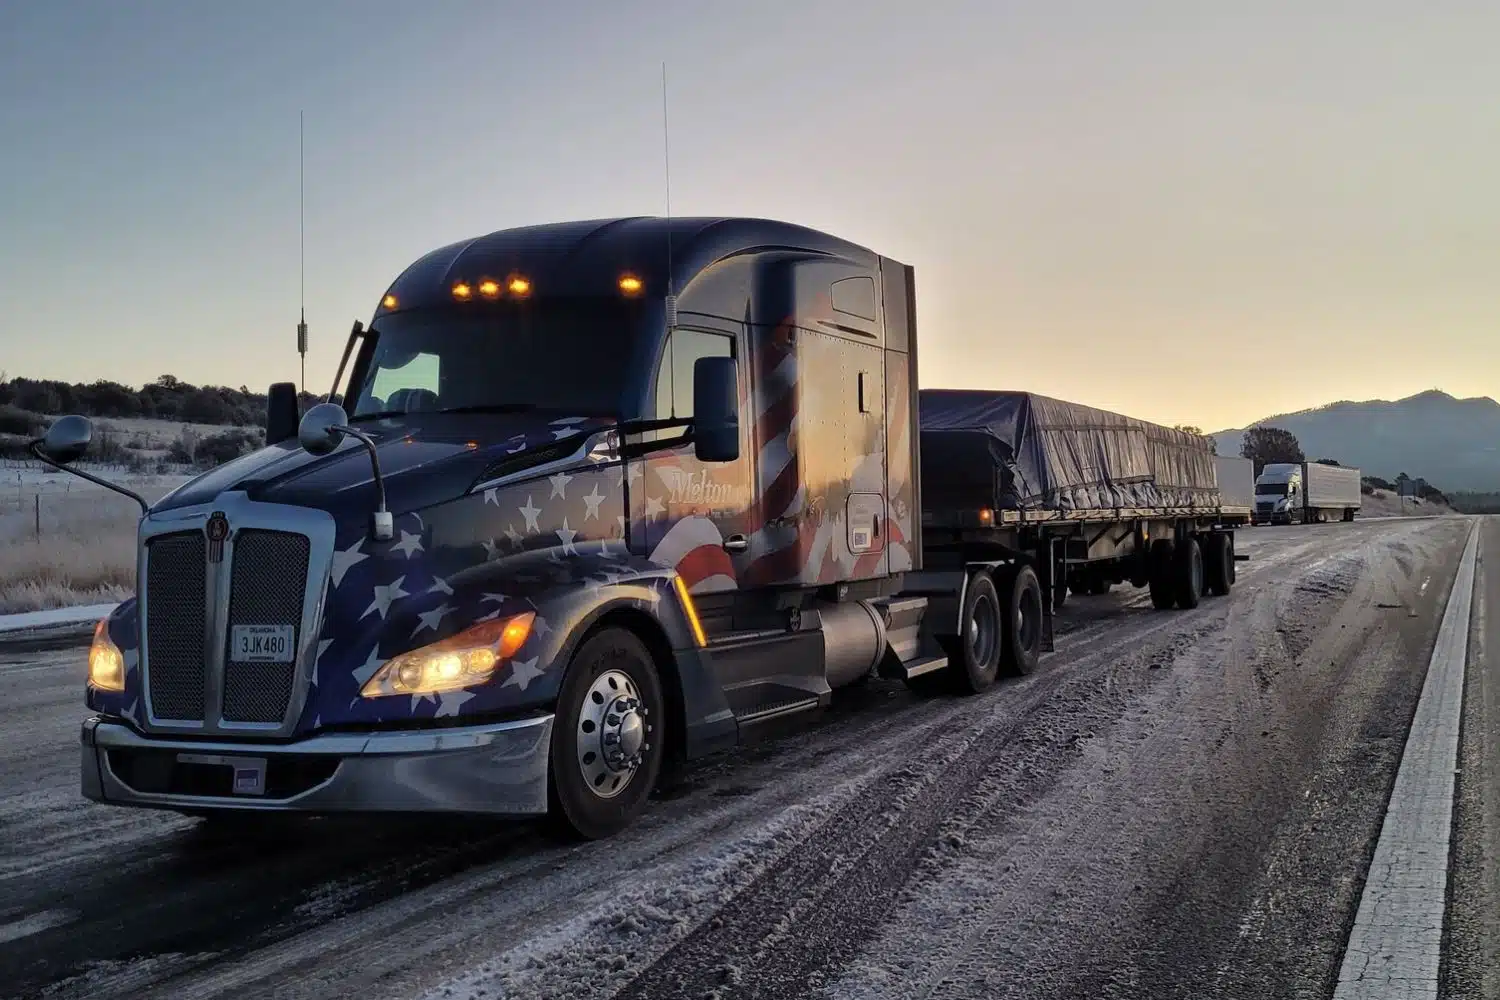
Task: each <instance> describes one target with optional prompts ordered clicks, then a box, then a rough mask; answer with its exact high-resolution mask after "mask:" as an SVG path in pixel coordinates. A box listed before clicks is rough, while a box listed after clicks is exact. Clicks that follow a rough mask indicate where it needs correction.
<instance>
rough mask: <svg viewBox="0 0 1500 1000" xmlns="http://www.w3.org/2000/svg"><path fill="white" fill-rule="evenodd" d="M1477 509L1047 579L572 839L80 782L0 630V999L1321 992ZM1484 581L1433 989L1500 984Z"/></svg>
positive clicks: (1494, 702)
mask: <svg viewBox="0 0 1500 1000" xmlns="http://www.w3.org/2000/svg"><path fill="white" fill-rule="evenodd" d="M1470 524H1471V522H1470V521H1469V520H1467V519H1460V518H1451V519H1434V520H1400V521H1396V520H1392V521H1368V522H1356V523H1355V524H1352V525H1344V524H1333V525H1324V526H1309V527H1302V526H1293V527H1289V528H1262V529H1254V530H1251V531H1247V532H1243V533H1241V535H1240V550H1241V552H1245V553H1248V554H1250V555H1251V557H1252V559H1251V561H1250V562H1246V563H1241V564H1239V568H1240V579H1239V583H1238V585H1237V586H1236V588H1235V590H1234V593H1233V595H1232V596H1230V597H1229V598H1219V599H1205V601H1204V603H1203V605H1202V606H1201V607H1200V608H1199V609H1197V610H1195V611H1192V612H1172V613H1160V612H1154V611H1152V610H1151V609H1150V607H1149V602H1148V601H1147V600H1146V599H1145V596H1144V594H1143V593H1142V592H1139V591H1135V590H1132V589H1129V588H1116V592H1115V593H1112V594H1110V595H1106V596H1102V597H1088V598H1078V597H1073V598H1070V599H1069V603H1068V606H1067V607H1066V608H1065V609H1064V610H1063V613H1062V614H1063V618H1062V619H1061V620H1060V623H1059V629H1058V642H1057V652H1056V653H1054V654H1051V655H1050V656H1047V657H1044V660H1043V666H1042V667H1041V669H1039V670H1038V671H1037V672H1036V673H1035V674H1033V675H1032V676H1030V677H1027V678H1024V679H1020V680H1017V681H1008V682H1004V683H1002V684H1001V685H1000V686H999V687H997V688H996V689H995V690H994V691H992V692H990V693H989V694H987V695H985V696H982V697H979V698H971V699H957V698H934V699H919V698H915V697H913V696H911V695H910V694H908V693H907V692H906V690H905V689H904V688H903V687H901V686H900V685H893V684H888V683H884V682H877V683H872V684H870V685H868V686H867V687H865V688H863V689H861V690H859V691H857V692H853V693H851V694H849V695H848V696H846V697H843V698H841V699H839V701H838V703H837V704H836V706H835V708H834V709H833V710H832V711H830V712H829V713H827V714H826V715H825V716H822V717H820V718H818V719H816V720H812V721H809V720H805V719H804V720H801V721H796V722H792V723H788V724H787V725H786V726H784V727H783V729H782V730H781V731H779V732H777V733H774V734H770V735H768V736H767V737H766V738H764V739H763V740H761V741H760V742H758V743H757V744H756V745H754V746H752V747H748V748H745V749H742V750H739V751H737V752H735V753H733V754H730V755H727V756H725V757H722V758H719V759H715V760H714V761H712V762H709V763H708V764H705V765H703V766H699V767H696V768H694V769H692V770H691V771H689V772H688V773H687V774H686V775H685V776H684V778H683V780H682V782H681V783H680V784H679V785H677V786H676V787H674V788H672V789H670V790H668V791H666V792H664V793H663V795H662V796H661V797H660V799H659V800H658V801H657V802H655V803H654V804H653V806H652V808H651V809H650V811H649V812H648V813H647V815H646V817H645V818H644V820H643V821H642V822H640V823H639V824H638V825H637V826H635V827H633V828H631V829H630V830H628V831H626V833H625V834H623V835H621V836H619V837H617V838H615V839H614V840H611V841H608V842H604V843H598V844H589V845H583V846H559V845H556V844H553V843H551V842H549V841H548V840H547V839H546V838H545V837H544V835H543V834H542V833H541V832H540V831H539V830H537V829H536V828H534V827H532V826H529V825H519V826H491V825H485V824H478V823H471V822H460V821H455V820H452V819H434V820H414V821H409V822H405V823H372V822H369V821H361V822H358V823H335V822H319V823H315V824H310V825H304V826H303V827H302V828H299V829H294V830H292V831H290V832H288V831H281V830H277V829H270V830H254V831H250V830H247V831H246V832H245V834H244V835H243V836H234V837H218V836H214V835H211V834H209V833H207V832H205V831H204V830H202V829H200V828H199V827H198V825H197V824H195V823H194V822H193V821H191V820H187V819H183V818H180V817H176V816H174V815H171V814H161V813H153V812H145V811H133V810H121V809H110V808H106V807H102V806H96V805H93V804H89V803H86V802H84V801H83V800H81V799H80V798H79V796H78V793H77V755H78V746H77V730H78V722H79V720H80V718H81V716H82V714H83V710H82V707H81V701H80V690H79V685H80V684H81V681H82V675H83V666H82V659H83V657H82V651H81V650H79V649H77V648H73V649H66V650H54V651H24V650H21V651H15V650H11V651H8V652H7V651H4V650H0V996H11V995H13V996H24V997H31V996H37V997H41V996H46V997H51V998H68V997H90V998H101V1000H102V998H106V997H131V998H147V997H192V998H205V1000H206V998H214V997H226V998H227V997H234V998H236V1000H249V998H257V997H273V996H274V997H278V998H311V997H334V996H350V995H357V996H361V997H365V998H382V997H391V998H396V997H400V998H410V997H433V998H470V997H484V998H497V997H570V998H572V997H580V998H581V997H599V998H604V997H617V998H620V1000H626V998H667V997H693V998H702V997H722V998H726V1000H727V998H737V997H776V998H777V1000H796V998H803V997H807V998H812V997H817V998H830V1000H834V998H837V1000H843V998H864V997H870V998H885V997H890V998H916V997H943V998H960V1000H962V998H980V997H985V998H989V997H996V998H999V997H1017V998H1032V997H1035V998H1044V997H1045V998H1055V997H1080V998H1092V997H1152V998H1163V997H1183V998H1188V997H1192V998H1195V1000H1196V998H1201V997H1255V998H1260V997H1299V998H1300V997H1328V996H1331V995H1332V992H1333V989H1334V985H1335V983H1336V982H1337V979H1338V976H1339V970H1340V964H1341V961H1342V959H1343V955H1344V950H1345V944H1346V941H1347V940H1348V937H1349V933H1350V929H1351V927H1352V926H1353V924H1354V919H1355V913H1356V910H1357V908H1358V904H1359V900H1360V896H1361V892H1362V890H1363V887H1364V884H1365V879H1366V873H1367V869H1368V868H1369V865H1370V859H1371V857H1372V855H1373V854H1374V851H1375V846H1376V841H1377V838H1378V836H1379V834H1380V832H1381V827H1382V820H1383V817H1384V814H1385V810H1386V804H1387V799H1388V797H1389V794H1390V790H1391V787H1392V783H1393V781H1394V779H1395V775H1396V770H1397V767H1398V765H1399V763H1400V760H1401V756H1402V751H1403V746H1404V742H1405V737H1406V732H1407V728H1408V726H1409V725H1410V722H1411V719H1412V716H1413V713H1414V711H1415V710H1416V706H1417V700H1418V697H1419V695H1420V693H1421V690H1422V685H1423V679H1424V676H1425V673H1426V670H1427V663H1428V657H1429V655H1430V654H1431V651H1432V648H1433V644H1434V638H1435V635H1436V633H1437V630H1438V624H1439V621H1440V619H1441V617H1442V612H1443V609H1444V606H1445V602H1446V600H1447V598H1448V593H1449V590H1450V587H1451V584H1452V581H1453V578H1454V573H1455V569H1456V567H1457V566H1458V563H1459V556H1460V553H1461V552H1462V550H1463V547H1464V543H1465V539H1466V537H1467V536H1468V533H1469V528H1470ZM1482 541H1483V547H1482V548H1481V553H1483V552H1485V551H1488V552H1492V553H1500V522H1496V523H1493V524H1491V523H1486V524H1485V525H1484V527H1483V530H1482ZM1496 565H1497V566H1500V561H1497V563H1496ZM1497 602H1500V572H1496V573H1488V572H1486V570H1485V568H1484V566H1483V565H1481V567H1480V570H1479V576H1478V584H1477V586H1476V590H1475V613H1474V618H1473V633H1472V636H1471V647H1470V662H1469V671H1468V674H1467V677H1466V704H1465V716H1464V730H1463V744H1462V748H1461V750H1460V756H1461V766H1460V770H1461V773H1460V777H1459V780H1458V786H1457V804H1456V806H1455V809H1454V828H1453V830H1454V832H1453V837H1454V850H1453V857H1452V865H1453V868H1452V872H1451V878H1450V889H1449V896H1450V897H1451V899H1450V906H1449V911H1450V912H1449V918H1448V921H1447V927H1448V935H1447V938H1446V939H1445V952H1446V955H1447V957H1446V960H1445V961H1444V963H1443V967H1442V983H1443V986H1444V989H1445V991H1446V992H1445V995H1447V996H1454V997H1457V996H1464V997H1469V996H1472V997H1481V996H1490V997H1493V996H1500V972H1497V970H1500V960H1497V959H1500V952H1497V946H1500V935H1497V933H1496V923H1495V914H1496V910H1497V899H1500V874H1497V873H1500V846H1497V845H1500V841H1497V837H1496V832H1497V830H1500V800H1497V798H1496V796H1495V795H1494V794H1493V792H1492V791H1490V790H1493V789H1494V788H1496V787H1500V784H1497V782H1500V743H1497V739H1500V675H1495V676H1492V674H1491V669H1492V668H1490V666H1489V664H1488V662H1487V656H1493V655H1496V654H1493V653H1492V652H1491V651H1493V650H1500V636H1497V635H1495V632H1494V630H1495V628H1496V627H1497V623H1500V603H1497ZM1487 791H1489V794H1486V793H1487Z"/></svg>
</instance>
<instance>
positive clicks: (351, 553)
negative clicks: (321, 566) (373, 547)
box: [330, 535, 370, 587]
mask: <svg viewBox="0 0 1500 1000" xmlns="http://www.w3.org/2000/svg"><path fill="white" fill-rule="evenodd" d="M364 547H365V539H364V536H363V535H361V536H360V539H359V541H357V542H355V543H354V544H353V545H351V546H349V547H348V548H347V549H334V551H333V566H332V569H331V574H330V575H331V576H332V578H333V585H334V586H335V587H337V586H338V585H339V584H341V583H343V582H344V574H345V573H347V572H349V570H350V568H351V567H353V566H354V565H355V564H356V563H361V562H364V561H365V560H366V559H368V558H370V554H369V553H368V552H365V551H364Z"/></svg>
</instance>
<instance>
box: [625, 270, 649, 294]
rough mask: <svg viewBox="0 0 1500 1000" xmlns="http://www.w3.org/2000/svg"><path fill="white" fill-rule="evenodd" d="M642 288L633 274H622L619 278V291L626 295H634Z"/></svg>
mask: <svg viewBox="0 0 1500 1000" xmlns="http://www.w3.org/2000/svg"><path fill="white" fill-rule="evenodd" d="M644 287H645V284H644V283H643V282H642V281H641V279H640V278H637V277H636V276H635V275H633V274H623V275H621V276H620V291H622V292H624V293H625V294H626V295H635V294H637V293H639V292H640V290H641V289H642V288H644Z"/></svg>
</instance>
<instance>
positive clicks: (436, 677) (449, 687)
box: [359, 611, 536, 698]
mask: <svg viewBox="0 0 1500 1000" xmlns="http://www.w3.org/2000/svg"><path fill="white" fill-rule="evenodd" d="M535 619H536V613H535V612H531V611H528V612H526V613H525V614H523V615H517V616H516V617H514V618H508V619H504V620H501V621H493V622H482V623H481V624H479V625H475V626H474V627H473V628H469V629H465V630H464V631H462V632H460V633H458V635H455V636H451V637H449V638H447V639H444V640H442V641H441V642H435V643H433V644H432V645H430V646H423V647H421V648H420V649H413V650H412V651H410V652H408V653H402V654H401V655H400V656H397V657H395V658H394V659H391V660H387V661H386V663H385V665H384V666H382V667H381V668H380V669H379V670H377V671H375V675H374V676H373V677H371V678H370V679H369V680H368V681H366V682H365V686H364V688H363V689H361V690H360V692H359V693H360V694H361V695H362V696H363V697H366V698H384V697H386V696H388V695H394V694H405V695H411V694H438V693H440V692H443V691H458V690H461V689H463V688H469V687H475V686H477V685H479V684H483V683H484V682H485V681H488V680H489V679H490V678H491V677H493V676H494V675H495V671H496V670H497V669H498V668H499V666H500V664H502V663H504V662H505V661H506V660H508V659H510V658H511V657H512V656H514V655H515V654H516V650H518V649H520V648H521V647H522V646H523V645H525V643H526V640H527V638H529V637H530V635H531V623H532V622H533V621H534V620H535Z"/></svg>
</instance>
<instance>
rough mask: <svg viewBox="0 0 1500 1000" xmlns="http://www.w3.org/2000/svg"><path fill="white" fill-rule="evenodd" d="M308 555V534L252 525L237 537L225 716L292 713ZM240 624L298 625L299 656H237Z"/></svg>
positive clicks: (262, 717)
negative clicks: (272, 659) (250, 659)
mask: <svg viewBox="0 0 1500 1000" xmlns="http://www.w3.org/2000/svg"><path fill="white" fill-rule="evenodd" d="M308 555H309V539H308V537H307V536H306V535H303V534H296V533H293V532H286V531H266V530H262V529H258V528H249V529H246V530H244V531H241V532H240V533H239V534H238V535H237V536H236V537H235V540H234V565H233V567H232V568H231V570H230V584H229V619H228V630H227V632H226V634H225V636H224V710H223V713H222V718H223V719H224V721H225V722H281V721H282V718H283V716H285V715H286V710H287V706H288V704H289V703H290V702H291V698H292V691H293V682H294V681H295V679H296V675H297V662H296V657H295V651H296V650H297V649H298V647H299V646H300V645H301V639H302V635H301V633H302V598H303V593H304V591H305V589H306V584H307V566H308ZM236 625H290V626H292V629H293V633H292V635H293V638H292V649H293V651H294V652H293V659H292V660H291V662H288V663H243V662H239V661H236V660H234V659H232V657H233V655H234V644H233V637H234V627H235V626H236Z"/></svg>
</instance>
